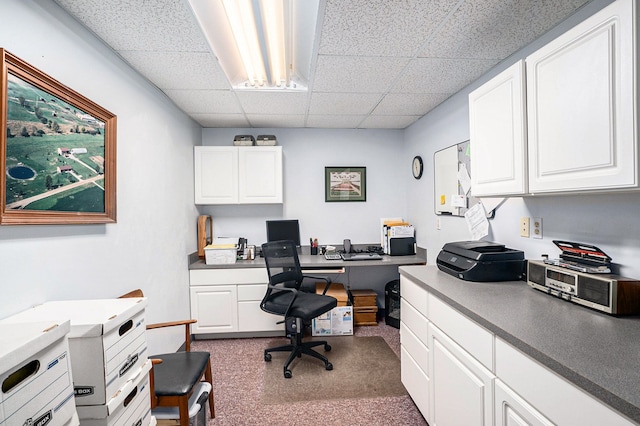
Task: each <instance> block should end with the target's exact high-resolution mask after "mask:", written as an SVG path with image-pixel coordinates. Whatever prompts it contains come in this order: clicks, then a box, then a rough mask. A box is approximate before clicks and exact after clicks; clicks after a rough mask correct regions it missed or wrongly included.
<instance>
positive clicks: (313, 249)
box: [311, 247, 318, 255]
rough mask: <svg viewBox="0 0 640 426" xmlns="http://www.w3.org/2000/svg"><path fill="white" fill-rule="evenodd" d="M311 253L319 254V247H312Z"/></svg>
mask: <svg viewBox="0 0 640 426" xmlns="http://www.w3.org/2000/svg"><path fill="white" fill-rule="evenodd" d="M311 254H313V255H317V254H318V247H311Z"/></svg>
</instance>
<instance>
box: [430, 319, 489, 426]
mask: <svg viewBox="0 0 640 426" xmlns="http://www.w3.org/2000/svg"><path fill="white" fill-rule="evenodd" d="M429 343H430V345H429V351H430V352H429V354H430V368H431V370H430V371H429V380H430V389H429V394H430V415H431V418H430V419H429V424H430V425H431V426H447V425H451V426H459V425H465V426H474V425H478V426H492V425H493V379H494V375H493V374H492V373H491V371H489V370H487V369H486V368H485V367H484V366H482V364H480V363H479V362H478V361H476V360H475V359H474V358H473V357H472V356H471V355H469V354H468V353H467V352H466V351H465V350H464V349H462V348H461V347H460V346H458V345H457V344H456V343H455V342H454V341H453V340H451V339H450V338H449V337H447V336H446V335H445V334H444V333H443V332H442V331H440V330H439V329H438V328H437V327H435V326H434V325H433V324H429Z"/></svg>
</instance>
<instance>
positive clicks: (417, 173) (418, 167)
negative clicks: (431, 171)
mask: <svg viewBox="0 0 640 426" xmlns="http://www.w3.org/2000/svg"><path fill="white" fill-rule="evenodd" d="M423 169H424V165H423V164H422V157H420V156H419V155H416V156H415V157H413V163H411V171H412V172H413V177H414V178H416V179H420V178H421V177H422V171H423Z"/></svg>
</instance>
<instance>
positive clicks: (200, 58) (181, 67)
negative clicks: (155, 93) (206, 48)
mask: <svg viewBox="0 0 640 426" xmlns="http://www.w3.org/2000/svg"><path fill="white" fill-rule="evenodd" d="M120 55H121V56H122V57H123V58H124V59H125V60H126V61H127V62H129V64H131V66H132V67H133V68H135V69H136V70H137V71H138V72H139V73H141V74H142V75H145V76H146V77H147V78H148V79H149V80H150V81H151V82H153V83H154V84H155V85H156V86H158V87H159V88H161V89H227V90H229V89H231V85H230V84H229V80H227V77H226V76H225V75H224V73H223V72H222V70H221V69H220V66H219V65H218V62H217V61H216V60H215V58H213V57H212V56H211V55H209V54H208V53H202V52H138V51H122V52H120Z"/></svg>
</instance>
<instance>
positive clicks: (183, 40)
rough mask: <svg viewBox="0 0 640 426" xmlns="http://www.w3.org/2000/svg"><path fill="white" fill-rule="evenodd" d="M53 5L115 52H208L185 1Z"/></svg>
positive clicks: (76, 0) (67, 0)
mask: <svg viewBox="0 0 640 426" xmlns="http://www.w3.org/2000/svg"><path fill="white" fill-rule="evenodd" d="M55 1H56V3H58V4H60V5H61V6H62V7H64V8H65V9H67V11H69V12H70V13H71V14H72V15H74V17H75V18H76V19H77V20H79V21H80V22H82V23H83V24H84V25H85V26H86V27H88V28H90V29H91V30H92V31H93V32H94V33H95V34H96V35H97V36H98V37H100V38H101V39H102V40H104V41H105V42H106V43H107V44H108V45H110V46H111V48H112V49H114V50H116V51H119V50H155V51H159V50H167V51H185V52H208V51H209V46H208V44H207V42H206V40H205V38H204V35H203V34H202V32H201V31H200V27H198V24H197V22H196V20H195V18H194V17H193V15H192V14H191V11H190V10H189V7H188V6H187V4H186V1H176V0H153V1H141V0H55Z"/></svg>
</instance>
